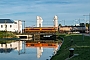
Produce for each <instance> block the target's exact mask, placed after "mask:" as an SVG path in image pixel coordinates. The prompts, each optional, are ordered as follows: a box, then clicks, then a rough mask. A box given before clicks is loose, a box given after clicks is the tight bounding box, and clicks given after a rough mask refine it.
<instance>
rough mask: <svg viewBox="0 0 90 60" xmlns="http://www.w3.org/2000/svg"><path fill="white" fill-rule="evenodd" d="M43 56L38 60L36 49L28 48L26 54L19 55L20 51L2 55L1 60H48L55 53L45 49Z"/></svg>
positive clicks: (51, 49)
mask: <svg viewBox="0 0 90 60" xmlns="http://www.w3.org/2000/svg"><path fill="white" fill-rule="evenodd" d="M43 49H44V50H43V53H42V56H41V57H40V58H39V59H38V58H37V49H36V48H26V54H20V55H18V51H16V50H14V51H12V52H10V53H0V60H46V59H47V58H50V57H49V56H51V55H52V53H53V48H43Z"/></svg>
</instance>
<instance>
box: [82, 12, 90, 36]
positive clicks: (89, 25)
mask: <svg viewBox="0 0 90 60" xmlns="http://www.w3.org/2000/svg"><path fill="white" fill-rule="evenodd" d="M83 16H89V35H90V13H89V15H83Z"/></svg>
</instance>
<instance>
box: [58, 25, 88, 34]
mask: <svg viewBox="0 0 90 60" xmlns="http://www.w3.org/2000/svg"><path fill="white" fill-rule="evenodd" d="M85 31H87V28H86V27H85V26H60V27H59V32H61V33H63V32H80V33H85Z"/></svg>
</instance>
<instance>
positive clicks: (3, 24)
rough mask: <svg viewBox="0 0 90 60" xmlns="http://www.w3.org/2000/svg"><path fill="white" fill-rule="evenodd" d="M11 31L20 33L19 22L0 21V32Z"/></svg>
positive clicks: (20, 24)
mask: <svg viewBox="0 0 90 60" xmlns="http://www.w3.org/2000/svg"><path fill="white" fill-rule="evenodd" d="M5 30H7V31H12V32H18V33H19V32H20V33H22V22H21V20H18V21H13V20H11V19H0V31H5Z"/></svg>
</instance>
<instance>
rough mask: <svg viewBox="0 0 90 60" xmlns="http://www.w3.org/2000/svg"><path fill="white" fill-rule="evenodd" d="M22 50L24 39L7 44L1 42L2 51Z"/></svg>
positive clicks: (0, 50) (0, 49) (0, 48)
mask: <svg viewBox="0 0 90 60" xmlns="http://www.w3.org/2000/svg"><path fill="white" fill-rule="evenodd" d="M14 49H15V50H18V51H19V50H22V41H16V42H12V43H7V44H0V52H1V53H2V52H4V51H6V52H11V51H12V50H14Z"/></svg>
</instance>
